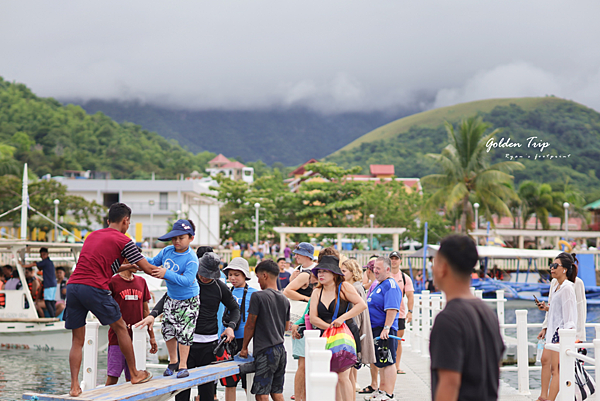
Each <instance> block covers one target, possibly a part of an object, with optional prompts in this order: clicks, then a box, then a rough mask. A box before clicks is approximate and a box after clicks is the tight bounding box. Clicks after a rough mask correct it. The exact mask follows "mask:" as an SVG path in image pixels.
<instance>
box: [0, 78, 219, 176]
mask: <svg viewBox="0 0 600 401" xmlns="http://www.w3.org/2000/svg"><path fill="white" fill-rule="evenodd" d="M0 144H4V145H10V146H12V147H14V148H15V152H14V158H15V159H17V160H18V161H20V162H27V163H28V164H29V168H30V169H31V170H32V171H33V172H34V173H35V174H37V175H38V176H42V175H45V174H52V175H63V174H64V170H66V169H68V170H98V171H108V172H110V173H111V174H112V176H113V177H114V178H150V176H151V174H152V172H154V173H156V177H157V178H165V179H175V178H177V177H178V175H179V174H180V173H184V174H189V173H190V172H192V171H193V170H198V171H204V168H205V167H206V164H207V162H208V161H209V160H210V159H211V158H213V157H214V156H215V155H214V154H211V153H209V152H203V153H200V154H197V155H194V154H193V153H191V152H189V151H187V150H185V149H183V148H182V147H181V146H180V145H179V144H177V142H176V141H173V140H167V139H165V138H163V137H161V136H160V135H158V134H156V133H154V132H149V131H147V130H145V129H142V127H140V126H139V125H135V124H132V123H123V124H118V123H116V122H115V121H113V120H112V119H111V118H110V117H107V116H106V115H104V114H103V113H96V114H93V115H90V114H87V113H86V112H85V111H84V110H83V109H82V108H81V107H79V106H75V105H66V106H63V105H62V104H61V103H59V102H58V101H57V100H55V99H52V98H40V97H37V96H36V95H35V94H34V93H32V92H31V90H30V89H28V88H27V87H26V86H25V85H23V84H15V83H10V82H7V81H5V80H3V79H2V77H0Z"/></svg>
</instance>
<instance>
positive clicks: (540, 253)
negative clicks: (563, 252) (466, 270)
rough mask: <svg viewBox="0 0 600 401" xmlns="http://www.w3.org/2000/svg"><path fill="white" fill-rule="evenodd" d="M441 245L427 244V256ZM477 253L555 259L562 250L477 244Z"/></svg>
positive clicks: (518, 257)
mask: <svg viewBox="0 0 600 401" xmlns="http://www.w3.org/2000/svg"><path fill="white" fill-rule="evenodd" d="M438 249H440V246H439V245H427V257H429V256H435V254H436V253H437V251H438ZM477 253H478V254H479V257H480V258H492V259H530V258H549V259H553V258H556V256H558V254H559V253H560V251H558V250H556V249H520V248H504V247H501V246H482V245H478V246H477ZM408 256H409V257H412V258H422V257H423V249H422V248H421V249H419V250H418V251H417V252H415V253H413V254H410V255H408Z"/></svg>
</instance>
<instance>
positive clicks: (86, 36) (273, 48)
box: [0, 0, 600, 112]
mask: <svg viewBox="0 0 600 401" xmlns="http://www.w3.org/2000/svg"><path fill="white" fill-rule="evenodd" d="M597 15H600V2H598V1H597V0H579V1H575V2H563V1H559V0H531V1H527V2H523V1H521V0H504V1H502V2H482V1H480V0H453V1H452V2H448V1H446V0H431V1H428V2H399V1H397V0H376V1H373V2H364V1H359V0H346V1H337V0H333V1H327V2H323V1H318V0H305V1H302V2H300V1H289V2H281V1H276V0H256V1H252V2H245V1H235V0H232V1H227V2H197V1H193V0H187V1H186V0H182V1H178V2H170V3H165V2H160V1H158V0H130V1H128V2H121V1H117V0H105V1H102V2H81V1H78V0H57V1H53V2H47V1H43V0H32V1H28V2H18V1H17V2H2V3H1V4H0V43H1V45H2V57H0V75H1V76H3V77H4V78H5V79H8V80H15V81H18V82H23V83H25V84H27V85H28V86H30V87H31V88H32V89H33V90H34V91H35V92H36V93H38V94H39V95H41V96H53V97H56V98H59V99H65V98H81V99H83V100H85V99H91V98H100V99H123V100H141V101H144V102H150V103H156V104H159V105H172V106H176V107H185V108H190V109H209V108H220V109H260V108H271V107H295V106H303V107H310V108H313V109H315V110H320V111H324V112H342V111H354V110H364V111H370V110H383V109H393V108H397V107H402V106H407V105H409V106H414V105H416V104H419V105H422V106H423V107H431V106H432V105H433V104H435V105H440V104H450V103H452V102H459V101H463V100H466V99H474V98H479V97H489V96H511V97H512V96H523V95H545V94H547V93H552V92H556V93H554V94H555V95H557V96H559V95H560V94H564V96H572V98H573V99H574V100H578V101H581V102H583V103H586V104H588V105H592V106H594V107H596V108H599V107H600V106H599V104H600V91H598V90H597V88H598V86H599V83H598V82H599V81H600V52H597V51H595V49H597V38H598V37H600V24H597V22H596V16H597Z"/></svg>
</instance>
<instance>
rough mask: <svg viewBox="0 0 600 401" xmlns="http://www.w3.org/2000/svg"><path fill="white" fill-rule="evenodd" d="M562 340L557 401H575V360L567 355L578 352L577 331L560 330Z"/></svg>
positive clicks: (559, 334)
mask: <svg viewBox="0 0 600 401" xmlns="http://www.w3.org/2000/svg"><path fill="white" fill-rule="evenodd" d="M558 336H559V338H560V342H559V345H560V353H559V364H560V365H559V367H558V369H559V375H560V390H559V391H558V398H557V401H571V400H574V399H575V386H576V384H575V358H574V357H572V356H571V355H568V354H567V351H573V352H576V351H577V349H576V348H575V330H574V329H558Z"/></svg>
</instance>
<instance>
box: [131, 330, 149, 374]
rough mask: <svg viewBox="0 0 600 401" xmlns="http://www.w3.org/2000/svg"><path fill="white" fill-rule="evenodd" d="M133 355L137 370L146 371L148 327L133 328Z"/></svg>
mask: <svg viewBox="0 0 600 401" xmlns="http://www.w3.org/2000/svg"><path fill="white" fill-rule="evenodd" d="M132 331H133V354H134V355H135V368H136V369H137V370H146V333H147V332H148V329H147V328H146V327H132Z"/></svg>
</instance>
